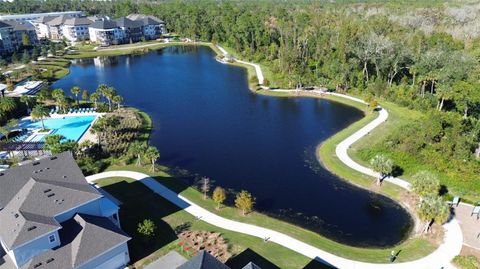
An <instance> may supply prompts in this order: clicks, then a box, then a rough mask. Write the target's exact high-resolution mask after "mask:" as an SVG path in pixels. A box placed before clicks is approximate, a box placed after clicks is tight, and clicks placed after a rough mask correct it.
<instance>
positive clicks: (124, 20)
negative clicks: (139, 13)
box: [115, 17, 143, 28]
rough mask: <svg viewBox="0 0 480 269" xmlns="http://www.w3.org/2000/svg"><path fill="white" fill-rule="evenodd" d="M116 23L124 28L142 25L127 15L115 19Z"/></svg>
mask: <svg viewBox="0 0 480 269" xmlns="http://www.w3.org/2000/svg"><path fill="white" fill-rule="evenodd" d="M115 22H116V23H117V25H118V27H124V28H137V27H142V25H143V23H142V22H139V21H132V20H130V19H129V18H127V17H121V18H118V19H116V20H115Z"/></svg>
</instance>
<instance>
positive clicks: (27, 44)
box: [22, 33, 32, 47]
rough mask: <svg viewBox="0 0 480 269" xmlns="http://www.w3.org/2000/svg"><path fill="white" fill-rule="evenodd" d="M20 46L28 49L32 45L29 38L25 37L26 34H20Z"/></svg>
mask: <svg viewBox="0 0 480 269" xmlns="http://www.w3.org/2000/svg"><path fill="white" fill-rule="evenodd" d="M22 45H23V46H24V47H30V46H31V45H32V42H31V41H30V37H29V36H28V35H27V33H22Z"/></svg>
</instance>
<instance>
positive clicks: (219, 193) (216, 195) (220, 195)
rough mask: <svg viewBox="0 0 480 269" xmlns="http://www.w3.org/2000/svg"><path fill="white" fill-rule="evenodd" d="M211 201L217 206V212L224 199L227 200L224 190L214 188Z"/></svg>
mask: <svg viewBox="0 0 480 269" xmlns="http://www.w3.org/2000/svg"><path fill="white" fill-rule="evenodd" d="M212 199H213V201H214V202H215V203H216V204H217V210H218V209H220V205H221V204H223V202H224V201H225V199H227V193H226V192H225V189H223V188H222V187H216V188H215V190H213V194H212Z"/></svg>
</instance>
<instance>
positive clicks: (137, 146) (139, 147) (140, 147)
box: [130, 141, 147, 166]
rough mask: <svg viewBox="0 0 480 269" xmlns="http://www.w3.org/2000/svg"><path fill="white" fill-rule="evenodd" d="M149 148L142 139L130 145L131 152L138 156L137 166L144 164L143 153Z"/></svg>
mask: <svg viewBox="0 0 480 269" xmlns="http://www.w3.org/2000/svg"><path fill="white" fill-rule="evenodd" d="M146 149H147V145H146V144H145V143H142V142H140V141H135V142H133V143H132V144H131V145H130V153H131V154H132V155H135V156H136V157H137V163H136V166H140V165H142V154H143V153H144V152H145V150H146Z"/></svg>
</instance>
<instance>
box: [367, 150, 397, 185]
mask: <svg viewBox="0 0 480 269" xmlns="http://www.w3.org/2000/svg"><path fill="white" fill-rule="evenodd" d="M370 165H371V166H372V169H373V171H375V172H377V173H379V177H378V180H377V184H381V180H382V179H383V178H384V177H386V176H388V175H390V174H391V173H392V171H393V161H392V160H391V159H389V158H387V157H386V156H385V155H375V156H374V157H373V158H372V159H371V160H370Z"/></svg>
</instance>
